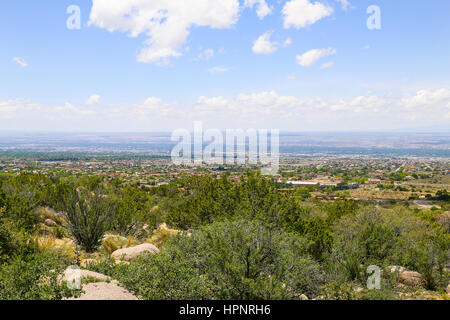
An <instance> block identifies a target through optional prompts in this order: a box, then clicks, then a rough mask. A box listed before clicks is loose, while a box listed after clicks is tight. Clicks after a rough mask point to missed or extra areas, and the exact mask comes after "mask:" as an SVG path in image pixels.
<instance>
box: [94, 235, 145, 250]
mask: <svg viewBox="0 0 450 320" xmlns="http://www.w3.org/2000/svg"><path fill="white" fill-rule="evenodd" d="M139 244H140V242H139V240H137V239H136V238H134V237H128V238H125V237H122V236H119V235H116V234H107V235H105V237H104V238H103V242H102V245H101V247H100V251H101V252H103V253H106V254H108V255H110V254H111V253H113V252H114V251H116V250H118V249H122V248H129V247H134V246H137V245H139Z"/></svg>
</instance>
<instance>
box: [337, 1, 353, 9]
mask: <svg viewBox="0 0 450 320" xmlns="http://www.w3.org/2000/svg"><path fill="white" fill-rule="evenodd" d="M336 1H337V2H339V3H340V4H341V6H342V10H345V11H346V10H347V9H348V8H349V7H350V6H351V4H350V2H349V1H348V0H336Z"/></svg>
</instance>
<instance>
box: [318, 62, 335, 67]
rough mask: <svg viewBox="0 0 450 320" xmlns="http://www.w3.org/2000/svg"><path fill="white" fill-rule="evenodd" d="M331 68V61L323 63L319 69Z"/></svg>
mask: <svg viewBox="0 0 450 320" xmlns="http://www.w3.org/2000/svg"><path fill="white" fill-rule="evenodd" d="M332 66H334V62H333V61H330V62H325V63H324V64H323V65H321V66H320V69H328V68H331V67H332Z"/></svg>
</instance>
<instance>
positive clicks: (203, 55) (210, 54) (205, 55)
mask: <svg viewBox="0 0 450 320" xmlns="http://www.w3.org/2000/svg"><path fill="white" fill-rule="evenodd" d="M214 54H215V51H214V49H206V50H205V51H203V52H201V53H200V54H199V55H198V57H197V60H209V59H211V58H212V57H214Z"/></svg>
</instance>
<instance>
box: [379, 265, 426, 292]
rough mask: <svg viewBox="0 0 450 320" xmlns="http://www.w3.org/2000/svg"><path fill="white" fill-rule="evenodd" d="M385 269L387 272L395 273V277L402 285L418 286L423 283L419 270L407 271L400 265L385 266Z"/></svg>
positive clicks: (421, 285)
mask: <svg viewBox="0 0 450 320" xmlns="http://www.w3.org/2000/svg"><path fill="white" fill-rule="evenodd" d="M386 271H387V272H389V273H397V275H398V278H397V279H398V281H399V283H400V284H402V285H405V286H408V287H412V288H420V287H423V286H424V284H425V280H424V278H423V276H422V275H421V274H420V273H419V272H416V271H409V270H407V269H406V268H404V267H401V266H389V267H387V268H386Z"/></svg>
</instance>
